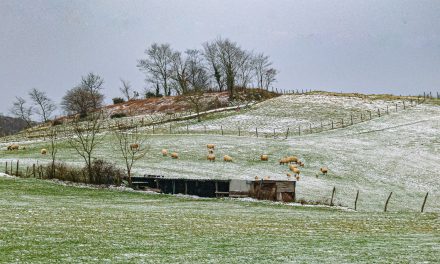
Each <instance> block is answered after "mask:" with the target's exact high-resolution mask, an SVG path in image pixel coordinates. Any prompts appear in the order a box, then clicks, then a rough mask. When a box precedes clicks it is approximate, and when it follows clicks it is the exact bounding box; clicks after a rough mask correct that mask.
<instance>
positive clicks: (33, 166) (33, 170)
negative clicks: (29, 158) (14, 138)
mask: <svg viewBox="0 0 440 264" xmlns="http://www.w3.org/2000/svg"><path fill="white" fill-rule="evenodd" d="M32 174H33V175H34V178H36V177H35V176H36V175H35V163H34V164H32Z"/></svg>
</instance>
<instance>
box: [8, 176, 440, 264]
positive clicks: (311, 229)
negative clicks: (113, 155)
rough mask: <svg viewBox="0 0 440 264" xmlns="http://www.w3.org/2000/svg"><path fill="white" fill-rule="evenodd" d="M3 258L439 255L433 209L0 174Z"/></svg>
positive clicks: (369, 258)
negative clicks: (301, 203)
mask: <svg viewBox="0 0 440 264" xmlns="http://www.w3.org/2000/svg"><path fill="white" fill-rule="evenodd" d="M0 204H1V206H0V231H1V232H0V261H1V262H2V263H23V262H26V263H50V262H52V263H54V262H57V263H66V262H75V263H104V262H120V263H123V262H125V263H170V262H174V263H176V262H178V263H200V262H203V263H206V262H209V263H269V262H271V263H273V262H278V263H285V262H302V263H304V262H306V263H318V262H321V263H322V262H325V263H391V262H393V263H396V262H400V263H402V262H403V263H408V262H411V263H414V262H431V263H434V262H438V260H439V259H438V252H439V250H440V249H439V244H440V232H439V230H440V223H439V215H438V214H437V213H425V214H420V213H359V212H354V211H341V210H335V209H328V208H311V207H292V206H287V205H279V204H278V205H274V204H271V203H266V202H247V201H234V200H229V199H226V200H217V199H189V198H179V197H175V196H174V197H173V196H168V195H152V194H145V193H133V192H121V191H115V190H107V189H89V188H77V187H66V186H62V185H58V184H55V183H51V182H47V181H42V180H35V179H5V178H0Z"/></svg>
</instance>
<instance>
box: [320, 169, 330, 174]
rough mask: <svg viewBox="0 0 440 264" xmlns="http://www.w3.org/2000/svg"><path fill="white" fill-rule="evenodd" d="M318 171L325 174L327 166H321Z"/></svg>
mask: <svg viewBox="0 0 440 264" xmlns="http://www.w3.org/2000/svg"><path fill="white" fill-rule="evenodd" d="M320 171H321V173H322V174H324V175H326V174H327V172H328V168H327V167H322V168H321V169H320Z"/></svg>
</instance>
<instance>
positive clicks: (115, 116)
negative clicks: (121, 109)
mask: <svg viewBox="0 0 440 264" xmlns="http://www.w3.org/2000/svg"><path fill="white" fill-rule="evenodd" d="M126 116H127V115H126V114H124V113H116V114H113V115H111V116H110V118H111V119H113V118H121V117H126Z"/></svg>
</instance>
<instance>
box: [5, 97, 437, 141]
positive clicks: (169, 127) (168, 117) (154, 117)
mask: <svg viewBox="0 0 440 264" xmlns="http://www.w3.org/2000/svg"><path fill="white" fill-rule="evenodd" d="M283 92H286V91H283ZM310 92H313V91H311V90H308V91H305V92H304V91H303V90H302V91H297V93H299V94H301V93H310ZM293 93H295V92H293ZM430 96H432V93H424V94H423V95H420V96H418V97H414V98H413V99H409V100H403V101H401V102H399V103H395V104H393V105H388V106H387V107H386V108H382V109H381V108H377V109H376V110H375V111H361V112H360V113H357V114H351V115H350V116H347V117H345V118H339V119H333V120H328V121H321V122H319V123H318V124H316V123H308V124H301V125H298V126H296V127H291V126H286V128H285V129H282V130H281V129H272V131H271V132H267V129H266V131H265V132H263V128H261V127H255V128H249V127H247V128H245V129H244V128H243V127H239V126H236V127H235V128H234V129H231V128H230V127H226V126H223V125H220V126H219V127H216V128H213V127H212V126H211V127H209V128H208V127H206V126H204V127H203V128H202V129H200V128H194V126H191V125H190V124H189V123H186V124H182V123H180V124H179V123H177V124H172V123H171V122H174V121H184V120H190V119H193V118H196V117H197V114H196V113H194V112H192V111H190V110H189V111H181V112H177V113H168V114H167V113H155V114H150V115H143V116H135V117H124V118H119V119H104V120H102V122H101V128H102V129H103V130H114V129H117V128H118V127H120V126H123V127H124V128H126V129H131V128H135V127H142V128H143V129H142V131H143V133H146V134H212V135H236V136H248V137H264V138H285V139H287V138H290V137H294V136H302V135H308V134H313V133H320V132H324V131H328V130H333V129H338V128H344V127H348V126H351V125H355V124H359V123H362V122H365V121H369V120H372V119H374V118H378V117H381V116H384V115H388V114H391V113H393V112H398V111H401V110H406V109H407V108H410V107H414V106H416V105H418V104H421V103H423V102H425V101H426V100H427V99H428V98H430ZM437 96H440V95H439V94H438V93H437ZM252 104H253V103H250V104H241V105H240V104H233V105H231V106H229V107H224V108H220V109H213V110H209V111H204V112H201V113H200V115H207V114H210V113H217V112H223V111H232V110H235V109H241V108H247V107H249V106H250V105H252ZM70 130H71V126H70V125H69V124H63V125H60V126H59V129H58V132H59V137H63V135H64V136H69V135H70V134H71V133H70ZM48 132H49V131H47V127H40V128H38V127H37V128H35V129H33V130H28V131H26V132H23V133H21V134H18V135H15V136H14V140H17V139H18V137H20V136H21V137H22V138H23V139H34V138H43V140H45V139H46V137H47V135H48ZM17 136H18V137H17ZM2 141H3V142H8V141H10V139H9V137H4V138H2Z"/></svg>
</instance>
